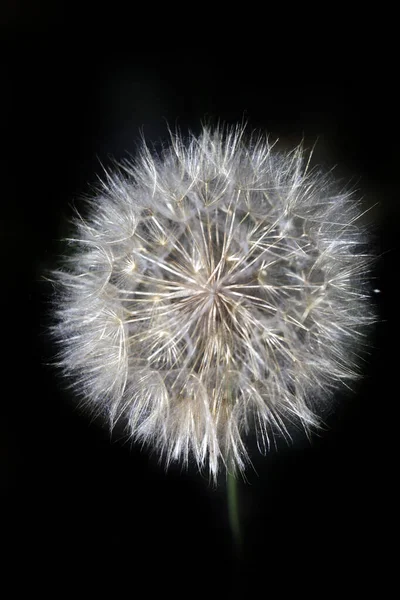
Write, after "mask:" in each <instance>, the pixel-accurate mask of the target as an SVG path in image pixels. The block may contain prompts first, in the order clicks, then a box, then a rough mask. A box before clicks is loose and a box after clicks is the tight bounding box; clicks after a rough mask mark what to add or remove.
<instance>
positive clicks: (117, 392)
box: [55, 127, 373, 478]
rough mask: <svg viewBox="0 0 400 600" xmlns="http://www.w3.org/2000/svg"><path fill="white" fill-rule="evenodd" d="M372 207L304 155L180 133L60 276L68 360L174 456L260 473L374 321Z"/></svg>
mask: <svg viewBox="0 0 400 600" xmlns="http://www.w3.org/2000/svg"><path fill="white" fill-rule="evenodd" d="M360 213H361V211H360V208H359V204H358V203H357V202H356V201H355V199H354V198H353V196H352V195H351V194H349V193H347V192H346V191H339V192H338V191H336V188H335V183H334V181H332V178H331V176H330V175H322V174H320V173H318V172H316V171H309V169H308V164H307V163H306V160H305V153H304V151H303V149H302V147H301V146H300V147H297V148H295V149H294V150H293V151H292V152H290V153H286V154H280V153H278V152H275V150H274V149H273V147H272V146H271V145H270V144H269V142H268V140H266V139H263V138H262V137H257V138H256V137H254V136H253V137H252V138H250V139H248V140H247V141H246V140H245V129H244V128H243V127H236V128H216V129H214V130H211V129H209V128H207V127H205V128H204V129H203V131H202V134H201V135H200V136H199V137H198V138H197V137H194V136H192V137H191V138H190V139H189V140H188V141H187V143H185V141H184V140H183V139H182V138H181V136H180V135H179V134H171V145H170V147H169V148H167V149H165V150H164V151H163V154H162V156H161V157H156V156H155V155H153V154H152V153H151V152H150V151H149V149H148V148H147V147H146V146H145V145H143V149H142V153H141V156H139V158H138V159H137V160H136V162H131V163H128V164H126V165H125V166H124V170H123V172H122V173H118V174H117V173H115V174H111V175H108V176H107V181H106V182H105V183H104V186H103V189H102V192H101V193H100V194H98V195H97V196H96V197H95V198H94V199H93V200H92V202H91V209H90V214H89V215H88V217H87V218H86V219H85V220H83V219H81V218H78V219H77V220H76V231H77V236H76V239H74V240H70V243H71V244H72V245H73V246H74V248H75V253H74V255H73V256H72V257H71V259H70V260H69V262H68V263H66V266H65V268H63V269H61V270H60V271H58V272H57V280H58V282H59V284H60V289H61V290H62V295H61V298H60V299H59V300H58V305H57V326H56V328H55V334H56V337H57V339H58V340H59V341H60V343H61V354H60V363H61V366H62V367H63V369H64V371H65V373H66V374H68V375H72V376H73V380H74V382H75V384H76V387H77V389H78V390H79V391H80V393H81V394H82V395H83V396H84V397H85V398H86V400H87V403H88V405H89V406H90V407H91V408H93V409H94V410H95V411H97V412H100V413H103V414H104V413H105V414H107V416H108V417H109V419H110V421H111V424H114V423H115V422H116V421H117V420H118V419H120V418H123V419H125V420H126V424H127V427H128V429H129V432H130V434H131V435H132V436H133V438H134V439H135V440H138V441H143V442H146V443H147V444H149V445H150V446H151V447H153V448H156V449H157V450H158V451H159V452H160V454H161V455H162V456H164V457H165V459H166V462H167V463H169V462H170V461H171V460H177V461H183V462H184V463H187V462H188V461H189V459H190V457H193V458H194V460H195V461H196V463H197V465H198V467H199V468H203V467H204V466H205V465H208V468H209V471H210V474H211V476H212V477H214V478H215V477H216V476H217V473H218V470H219V467H220V465H221V462H222V463H225V464H226V465H227V466H228V468H232V469H233V470H235V469H236V468H238V469H239V470H244V468H245V466H246V462H247V461H248V455H247V451H246V447H245V444H244V441H243V437H244V435H245V434H246V432H247V430H248V429H249V427H253V428H254V430H255V432H256V435H257V439H258V442H259V447H260V449H261V450H266V449H268V447H269V444H270V438H271V432H274V431H275V432H276V431H278V432H281V433H282V435H284V436H287V435H288V432H287V424H288V423H289V422H292V421H293V420H297V421H299V422H301V423H302V424H303V425H304V427H305V428H306V429H309V428H310V427H312V426H314V425H316V424H317V423H318V417H317V414H316V412H317V403H318V402H328V401H329V398H330V396H331V394H332V391H333V390H334V389H335V388H336V387H337V386H338V385H340V384H343V383H346V382H347V381H349V380H352V379H354V378H355V377H356V376H357V368H356V367H357V354H356V352H357V351H358V347H359V345H360V341H361V340H362V335H363V330H364V328H365V326H366V325H368V324H369V323H371V322H372V320H373V316H372V313H371V311H370V308H369V301H368V295H367V294H366V292H365V291H364V281H365V279H366V276H367V275H368V267H369V263H370V257H368V256H366V255H365V254H363V253H361V252H360V250H359V246H360V243H362V242H363V241H364V239H363V232H362V228H361V227H360V226H359V225H358V219H359V216H360Z"/></svg>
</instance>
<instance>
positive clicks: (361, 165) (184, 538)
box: [0, 6, 400, 597]
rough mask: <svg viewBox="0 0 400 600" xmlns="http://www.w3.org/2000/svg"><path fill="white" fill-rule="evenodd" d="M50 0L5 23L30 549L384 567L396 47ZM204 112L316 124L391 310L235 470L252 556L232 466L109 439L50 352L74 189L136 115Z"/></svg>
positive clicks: (11, 407)
mask: <svg viewBox="0 0 400 600" xmlns="http://www.w3.org/2000/svg"><path fill="white" fill-rule="evenodd" d="M41 10H42V12H41ZM41 10H40V9H36V10H34V9H31V10H25V9H16V8H15V7H13V6H12V8H11V9H10V14H6V19H5V23H6V24H5V26H4V28H3V29H2V31H3V34H4V35H3V36H2V42H3V53H2V60H3V71H2V73H3V75H2V88H3V89H2V92H1V103H2V104H1V112H0V118H1V128H2V130H1V134H2V141H1V152H2V154H3V156H2V163H1V165H2V182H1V183H2V186H1V189H2V192H1V195H2V198H1V202H2V219H1V221H2V222H1V241H2V259H3V260H2V284H3V293H2V295H1V296H2V298H1V299H2V307H3V310H2V312H3V315H4V317H3V336H2V341H3V356H4V357H5V359H6V363H5V365H6V366H5V369H4V372H3V393H2V413H3V414H4V415H5V416H6V417H7V419H6V420H3V425H4V423H6V425H5V426H4V439H5V440H6V442H5V444H4V449H5V453H4V454H3V455H4V456H5V461H4V466H5V475H4V477H2V483H3V484H4V490H5V492H6V496H7V498H8V499H9V500H10V510H9V512H8V513H6V514H7V515H9V516H10V518H9V519H8V518H7V525H8V524H9V525H10V531H11V539H12V540H13V542H16V543H15V558H16V564H18V565H21V564H23V565H31V566H32V567H33V569H32V571H33V572H34V573H35V575H34V577H35V578H36V577H38V578H39V581H40V580H41V578H42V579H43V581H46V580H50V579H51V580H53V579H52V578H54V581H57V582H58V583H57V585H63V582H64V581H67V580H70V581H73V582H74V581H76V582H78V581H81V578H83V577H84V578H85V579H86V580H87V581H89V583H91V584H95V583H100V585H101V584H102V582H103V580H105V579H108V580H111V581H112V582H113V581H115V582H117V581H118V582H120V581H123V582H125V583H126V584H127V585H128V586H129V582H131V584H132V586H133V585H134V581H135V582H137V581H140V579H141V577H144V574H145V573H146V581H147V585H150V586H152V585H153V583H154V582H156V581H157V580H161V581H164V579H163V577H164V576H165V577H166V579H165V581H166V582H167V581H175V582H176V585H177V586H178V585H179V582H182V581H183V579H182V577H183V575H184V576H185V577H186V578H188V579H189V580H190V581H191V585H192V586H193V588H194V589H196V587H197V585H200V584H201V585H203V584H205V585H207V581H208V580H209V578H210V577H211V575H212V577H211V579H212V578H214V577H219V576H221V575H222V576H223V577H224V576H226V581H227V582H228V583H229V582H232V581H233V582H235V581H236V576H237V574H238V572H239V571H238V569H239V570H243V572H245V573H250V572H251V571H253V572H254V573H255V574H256V575H257V576H258V577H257V578H256V580H252V581H259V580H260V578H261V579H264V580H265V581H267V582H268V583H272V582H277V583H278V584H279V585H280V586H281V589H282V590H284V589H286V588H285V586H286V585H288V583H289V581H290V580H292V581H294V582H295V583H296V585H297V586H298V589H299V590H300V591H301V590H303V589H306V588H307V587H309V586H310V585H311V587H313V586H317V588H318V589H319V590H320V592H321V597H325V590H327V591H329V590H330V588H331V586H332V585H333V583H334V582H335V581H337V580H339V581H343V582H345V581H346V582H347V581H348V580H350V579H351V580H352V581H353V582H355V585H356V586H358V585H359V584H360V583H361V582H363V585H364V584H366V585H367V586H369V585H370V582H371V581H372V579H373V580H374V581H375V583H376V585H378V588H379V586H383V585H385V582H386V580H387V574H388V573H389V572H390V569H391V566H390V564H391V563H390V552H389V549H390V544H391V537H392V536H393V528H394V527H395V519H394V516H393V515H394V506H395V500H394V497H395V493H394V488H395V486H394V477H395V466H394V447H395V441H394V439H395V438H394V436H395V431H394V427H393V423H394V422H395V420H396V419H395V407H396V396H397V387H396V385H395V373H396V370H397V362H398V360H397V359H398V338H397V337H396V328H397V326H396V323H395V321H394V319H392V315H393V314H394V308H395V305H396V304H397V300H396V294H395V290H396V287H397V281H396V276H395V274H396V273H398V264H399V263H398V255H397V249H396V246H397V237H398V235H399V233H400V228H399V225H398V223H399V216H400V215H399V202H398V171H399V167H398V164H399V158H400V156H399V151H398V134H399V128H398V106H397V92H396V85H395V83H396V81H395V79H396V76H395V59H394V58H393V57H392V52H391V50H390V48H387V49H386V50H385V47H382V45H379V47H378V45H376V44H375V42H374V41H373V40H371V39H370V37H369V36H366V38H365V39H363V40H362V41H358V40H356V41H355V42H354V46H352V48H351V51H350V50H349V49H347V51H346V52H344V55H340V56H339V55H338V54H337V53H336V52H334V53H333V56H332V55H330V56H329V58H328V57H327V55H326V50H327V47H328V46H329V41H327V40H325V45H324V40H323V36H322V39H321V40H320V41H319V43H318V45H317V46H316V47H314V49H313V53H311V54H310V50H308V49H307V50H306V49H305V48H303V46H302V45H299V46H297V47H295V48H294V49H292V50H291V52H290V51H289V50H287V51H288V53H289V54H288V55H286V54H285V51H284V50H283V49H282V48H280V49H279V52H275V54H274V51H273V50H274V49H275V51H276V46H274V48H272V49H271V47H265V46H263V45H262V44H261V45H260V46H259V47H254V45H249V46H245V49H242V50H241V49H240V48H239V51H238V52H237V53H235V54H233V53H232V52H231V51H229V47H228V46H226V45H225V44H224V43H223V42H222V41H221V42H220V44H219V45H217V46H215V45H214V46H213V45H212V44H209V43H205V44H203V47H200V48H196V49H193V48H192V47H191V45H190V39H189V38H188V36H187V35H186V36H185V40H184V43H182V44H181V45H180V46H179V47H178V48H177V49H176V50H172V49H171V48H170V45H169V43H167V41H166V42H165V43H157V42H156V41H155V39H156V35H155V33H154V32H153V34H152V36H150V38H149V39H150V40H151V42H149V43H148V44H147V46H146V47H145V48H143V47H141V46H140V44H139V45H138V44H133V43H132V44H129V43H125V44H122V43H121V41H120V40H119V39H118V38H117V40H118V41H114V40H113V41H112V42H111V41H110V40H107V37H106V36H105V35H104V34H101V33H98V32H97V30H96V26H94V24H92V27H91V28H90V25H87V28H89V30H90V32H91V34H90V35H89V34H88V29H86V30H85V29H83V31H81V30H79V29H78V28H76V29H75V28H74V27H73V24H72V23H73V20H71V21H68V20H66V18H64V16H63V14H58V13H57V10H55V9H53V10H54V14H51V15H50V17H49V16H48V14H47V12H46V10H50V9H49V7H47V8H43V7H42V9H41ZM50 12H51V11H50ZM53 19H54V23H53ZM143 26H144V25H143ZM140 28H141V26H140V24H136V26H135V32H136V35H139V31H140ZM209 35H210V36H211V35H212V32H210V34H209ZM276 54H277V55H278V56H279V58H277V56H276ZM271 57H272V58H271ZM324 75H325V76H324ZM204 118H206V119H211V120H213V121H214V122H216V121H217V120H218V119H220V120H221V121H224V122H228V123H236V122H237V121H242V120H243V119H245V120H247V122H248V124H249V128H250V129H251V128H256V129H261V130H262V131H265V132H269V133H270V134H271V137H272V138H276V137H279V139H280V143H281V144H282V146H285V145H289V146H292V145H293V144H295V143H297V142H299V141H300V140H301V139H304V140H305V144H306V146H307V147H311V146H312V145H313V144H314V142H315V141H316V140H317V146H316V150H315V161H314V162H318V163H320V164H322V165H323V166H324V167H326V168H330V167H331V166H333V165H337V167H336V172H337V173H338V176H340V177H343V178H344V179H345V180H351V182H352V183H355V184H356V187H357V188H358V190H359V195H360V196H362V197H363V198H364V201H365V205H366V207H369V206H372V205H374V204H375V203H378V206H376V207H375V208H372V209H371V211H370V213H369V221H370V222H371V225H372V226H373V230H374V232H375V233H374V244H375V247H376V249H377V251H378V252H379V253H380V255H381V258H380V260H379V262H378V265H377V267H376V269H375V272H374V276H376V277H377V281H376V288H379V289H380V290H381V292H380V294H377V295H376V298H375V299H374V302H375V303H376V304H377V309H378V312H379V315H380V319H381V321H382V322H381V323H380V324H379V326H378V327H376V328H375V331H374V333H373V334H372V336H371V354H370V357H369V359H368V364H367V366H366V369H365V377H364V379H363V380H362V382H361V383H360V384H359V386H358V387H357V388H356V393H355V394H353V395H351V396H350V397H349V396H347V397H345V398H344V399H343V401H342V402H341V403H340V409H339V410H338V411H337V412H336V413H335V414H334V415H332V416H331V417H330V419H328V425H329V428H328V430H327V431H326V432H325V433H323V434H322V435H320V436H319V437H315V438H313V439H312V442H311V443H309V442H307V441H305V440H302V439H300V440H299V442H298V443H296V444H295V445H294V446H293V447H292V448H289V449H283V448H282V450H281V452H279V453H277V454H276V453H274V454H272V455H270V456H269V457H267V458H263V457H261V458H260V457H258V456H257V455H256V454H254V455H253V460H254V464H255V468H256V470H257V474H256V473H254V472H252V471H251V470H250V471H249V472H248V473H247V477H248V480H249V482H248V484H243V483H241V484H240V499H241V500H240V501H241V519H242V528H243V535H244V553H243V554H244V556H243V557H242V559H241V560H240V561H239V563H238V562H237V561H235V558H234V555H233V552H232V548H231V541H230V534H229V529H228V520H227V513H226V498H225V495H224V487H223V485H221V486H220V487H218V488H217V489H215V488H213V487H212V486H211V487H210V486H208V482H207V479H206V478H203V477H201V476H199V475H197V474H196V473H195V472H191V471H189V473H186V472H181V470H180V468H179V467H174V468H172V469H171V470H170V471H169V472H168V473H167V474H166V473H165V472H164V471H163V469H162V468H160V467H159V466H158V464H157V461H156V459H154V458H152V457H149V455H148V454H147V453H146V452H145V451H141V450H140V449H139V448H137V447H132V446H131V445H130V444H129V443H124V442H122V441H121V440H118V439H114V438H113V439H112V440H110V436H109V434H108V432H107V431H105V430H104V429H102V428H101V427H100V426H99V424H97V423H90V422H89V421H88V420H87V418H86V417H84V416H82V415H81V414H80V413H79V411H78V410H76V407H75V406H74V403H73V401H72V400H71V398H70V397H69V396H68V394H67V393H66V392H65V391H62V389H61V384H60V380H59V379H58V377H57V374H56V373H55V372H54V370H53V369H52V368H51V367H48V366H47V365H46V363H47V362H48V361H49V360H50V359H51V357H52V352H53V348H52V346H51V344H50V342H49V340H48V336H47V332H46V323H47V318H48V310H49V307H48V301H49V294H50V293H51V287H50V286H48V284H46V283H45V282H43V281H42V276H43V273H44V272H45V269H47V268H51V267H52V266H53V265H54V264H55V261H56V259H57V256H58V254H59V253H60V252H62V244H60V242H59V238H60V237H61V236H62V235H63V234H64V233H65V228H66V220H67V219H68V217H70V216H71V204H72V203H73V202H74V203H76V204H78V205H79V202H80V200H79V198H80V197H82V195H83V194H87V193H89V192H90V186H91V185H93V184H94V183H95V182H96V177H97V176H99V175H100V176H101V174H102V167H101V165H100V162H101V163H102V164H104V165H105V166H109V165H110V164H111V157H114V158H123V157H125V156H126V154H127V152H130V153H132V154H134V152H135V148H136V143H137V142H138V140H139V134H140V131H143V132H144V135H145V137H146V139H147V140H148V141H149V142H157V141H158V140H160V139H161V140H164V141H165V140H166V139H167V123H169V124H170V125H171V126H172V127H174V126H175V125H178V126H179V127H180V128H181V129H182V131H183V132H185V131H187V129H188V128H190V129H192V130H193V131H195V132H198V131H199V129H200V122H201V120H202V119H204ZM397 297H398V296H397ZM7 359H9V360H8V361H7ZM3 425H2V428H3ZM24 559H26V560H24ZM25 572H26V571H25V566H24V567H21V568H20V569H18V573H19V575H18V577H19V576H21V577H22V575H23V574H24V573H25ZM50 573H52V574H53V575H51V576H50ZM161 573H163V575H161ZM165 573H166V574H167V575H164V574H165ZM313 582H314V583H313ZM316 582H318V583H316ZM228 583H227V585H228ZM135 585H136V584H135ZM249 585H250V583H249ZM346 585H347V584H346ZM321 586H322V587H321ZM132 589H133V588H132ZM185 589H187V588H184V590H183V591H185ZM356 589H359V588H356ZM56 595H57V594H56Z"/></svg>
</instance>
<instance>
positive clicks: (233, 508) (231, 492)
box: [226, 473, 241, 557]
mask: <svg viewBox="0 0 400 600" xmlns="http://www.w3.org/2000/svg"><path fill="white" fill-rule="evenodd" d="M226 493H227V501H228V515H229V525H230V529H231V532H232V539H233V544H234V547H235V551H236V554H237V557H239V555H240V550H241V535H240V520H239V494H238V482H237V479H236V477H234V476H233V475H231V474H230V473H228V475H227V481H226Z"/></svg>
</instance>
